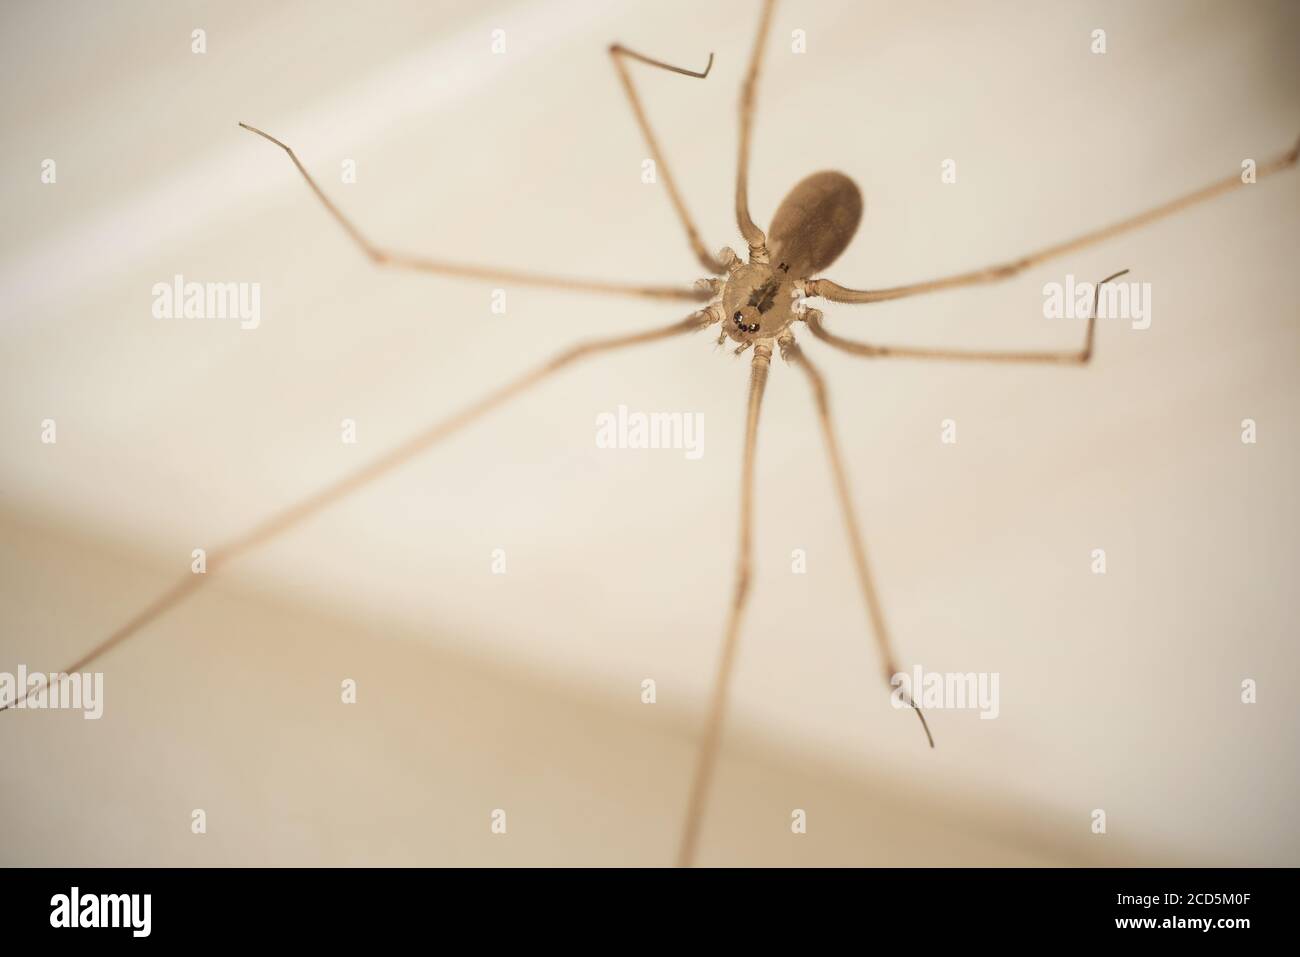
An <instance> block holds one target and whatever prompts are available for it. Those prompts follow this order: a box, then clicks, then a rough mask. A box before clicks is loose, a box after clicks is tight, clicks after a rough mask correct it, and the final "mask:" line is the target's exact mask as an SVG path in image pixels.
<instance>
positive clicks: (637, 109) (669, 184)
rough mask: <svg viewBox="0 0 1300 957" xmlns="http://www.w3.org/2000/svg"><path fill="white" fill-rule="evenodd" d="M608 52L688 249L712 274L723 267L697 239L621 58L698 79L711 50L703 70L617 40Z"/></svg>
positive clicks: (707, 72)
mask: <svg viewBox="0 0 1300 957" xmlns="http://www.w3.org/2000/svg"><path fill="white" fill-rule="evenodd" d="M609 56H610V59H612V60H613V61H614V69H616V70H617V71H618V78H619V80H621V81H622V83H623V91H624V92H625V93H627V99H628V102H629V103H631V104H632V112H633V113H635V114H636V122H637V125H638V126H640V127H641V135H642V136H644V137H645V142H646V146H648V147H650V155H651V156H653V157H654V161H655V167H656V168H657V169H658V170H659V173H660V175H661V176H663V180H664V187H665V188H666V189H667V190H668V198H669V199H670V200H672V203H673V208H674V209H676V210H677V218H678V219H680V220H681V221H682V226H684V227H685V228H686V238H687V239H688V240H689V241H690V244H691V249H693V250H694V251H695V258H696V259H698V260H699V261H700V264H701V265H703V266H704V268H705V269H707V270H708V271H709V272H710V273H711V274H712V275H715V276H716V275H718V274H719V273H721V272H722V271H723V269H724V268H725V267H724V266H723V265H722V263H721V262H720V261H719V260H718V259H717V258H715V257H714V256H713V254H712V253H710V252H709V250H708V249H707V248H706V247H705V245H704V242H703V241H702V240H701V239H700V233H699V230H697V229H696V228H695V223H694V221H693V220H692V219H691V214H690V213H688V212H687V211H686V203H685V202H684V201H683V200H682V196H681V193H679V192H677V183H676V181H674V180H673V175H672V173H671V172H669V169H668V161H667V160H665V159H664V155H663V152H662V151H661V150H660V149H659V141H658V140H657V139H656V138H655V134H654V130H652V129H651V128H650V120H649V119H647V118H646V115H645V109H644V108H643V107H642V106H641V97H639V96H637V92H636V87H635V86H633V85H632V74H630V73H629V72H628V70H627V67H626V66H625V65H624V64H623V59H622V58H623V57H629V58H630V59H633V60H639V61H640V62H642V63H646V64H649V65H650V66H655V67H659V68H660V69H661V70H668V71H669V72H670V73H680V74H681V75H682V76H693V77H695V78H697V79H700V80H702V79H704V78H705V77H706V76H708V75H709V70H710V69H712V68H713V54H712V53H710V54H709V62H708V63H707V64H706V65H705V67H704V72H703V73H696V72H694V71H693V70H684V69H682V68H681V67H679V66H672V65H670V64H668V63H664V62H662V61H661V60H652V59H650V57H648V56H642V55H641V54H640V53H637V52H636V51H635V50H629V49H628V48H627V47H625V46H623V45H622V44H621V43H614V44H611V45H610V48H609Z"/></svg>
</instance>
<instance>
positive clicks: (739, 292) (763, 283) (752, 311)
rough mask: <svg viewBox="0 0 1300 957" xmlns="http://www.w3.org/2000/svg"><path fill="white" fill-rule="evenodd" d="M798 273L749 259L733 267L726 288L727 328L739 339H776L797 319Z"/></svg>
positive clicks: (726, 329)
mask: <svg viewBox="0 0 1300 957" xmlns="http://www.w3.org/2000/svg"><path fill="white" fill-rule="evenodd" d="M795 278H796V277H794V276H790V275H787V273H786V272H784V271H783V270H782V269H781V267H780V264H779V263H778V264H776V265H770V264H768V263H753V262H751V263H749V264H748V265H744V266H739V267H737V268H736V269H735V270H733V271H732V272H731V274H730V276H729V277H728V278H727V281H726V285H725V286H723V289H722V309H723V316H724V318H723V329H724V330H725V331H726V333H727V335H728V336H729V337H731V338H732V339H733V340H735V341H736V342H739V343H748V342H753V341H754V340H756V339H774V338H776V337H777V336H779V335H780V334H781V333H782V332H784V331H785V330H786V328H787V327H788V326H789V325H790V324H791V323H792V322H794V320H795V314H794V300H793V299H792V298H791V290H792V289H793V283H794V280H795Z"/></svg>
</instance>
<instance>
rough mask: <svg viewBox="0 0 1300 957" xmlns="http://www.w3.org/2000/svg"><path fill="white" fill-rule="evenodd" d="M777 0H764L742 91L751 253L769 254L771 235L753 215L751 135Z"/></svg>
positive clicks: (740, 206) (739, 217)
mask: <svg viewBox="0 0 1300 957" xmlns="http://www.w3.org/2000/svg"><path fill="white" fill-rule="evenodd" d="M775 6H776V0H763V13H762V16H761V17H760V18H759V21H758V35H757V36H756V37H755V38H754V51H753V52H752V53H751V54H750V56H749V73H748V74H746V76H745V85H744V86H743V87H742V88H741V91H740V155H739V158H738V159H737V161H736V224H737V225H738V226H739V227H740V234H741V235H742V236H744V237H745V242H747V243H749V251H750V256H751V257H752V256H753V255H754V254H755V253H763V254H766V246H767V236H765V235H764V234H763V231H762V230H761V229H759V228H758V227H757V226H755V225H754V221H753V220H752V219H750V217H749V137H750V130H751V129H752V127H753V125H754V98H755V93H756V92H757V89H758V71H759V67H760V66H762V63H763V47H765V46H766V45H767V31H768V28H769V27H770V26H771V25H772V10H773V8H774V7H775Z"/></svg>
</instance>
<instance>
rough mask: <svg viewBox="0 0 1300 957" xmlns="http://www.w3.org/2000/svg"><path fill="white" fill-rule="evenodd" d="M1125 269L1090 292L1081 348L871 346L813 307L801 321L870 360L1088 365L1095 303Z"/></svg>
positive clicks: (829, 340)
mask: <svg viewBox="0 0 1300 957" xmlns="http://www.w3.org/2000/svg"><path fill="white" fill-rule="evenodd" d="M1127 272H1128V270H1127V269H1124V270H1121V271H1120V272H1117V273H1113V274H1112V275H1109V276H1107V277H1106V278H1105V279H1103V280H1102V281H1101V282H1099V283H1097V286H1096V288H1095V289H1094V290H1093V293H1092V315H1090V316H1089V317H1088V331H1087V332H1086V333H1085V334H1084V339H1083V348H1082V349H1079V350H1077V351H1074V352H1068V351H1067V352H983V351H979V350H970V349H918V348H912V347H909V346H874V345H869V344H868V343H865V342H854V341H853V340H852V339H842V338H840V337H839V336H837V335H835V334H834V333H831V332H828V331H827V330H826V327H825V326H823V325H822V314H821V313H820V312H819V311H818V310H816V309H809V310H808V311H807V312H805V313H804V320H805V321H806V322H807V323H808V329H809V331H811V332H812V334H813V335H814V336H816V337H817V338H818V339H820V340H821V341H822V342H825V343H826V344H827V345H831V346H834V347H835V348H836V349H839V350H840V351H842V352H850V353H852V354H853V355H855V356H866V357H867V358H870V359H945V360H955V361H968V362H1050V363H1059V364H1063V365H1087V364H1088V362H1089V360H1091V359H1092V345H1093V338H1094V335H1095V333H1096V328H1097V304H1098V302H1099V301H1100V300H1101V287H1102V286H1104V285H1105V284H1106V283H1108V282H1110V281H1111V280H1112V279H1118V278H1119V277H1120V276H1123V275H1125V274H1126V273H1127Z"/></svg>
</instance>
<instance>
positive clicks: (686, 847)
mask: <svg viewBox="0 0 1300 957" xmlns="http://www.w3.org/2000/svg"><path fill="white" fill-rule="evenodd" d="M771 360H772V347H771V346H770V345H768V344H767V343H762V342H760V343H759V344H758V345H756V346H755V347H754V358H753V360H752V361H751V363H750V367H749V368H750V373H749V402H748V410H749V411H748V413H747V415H746V419H745V454H744V461H743V464H742V465H741V470H740V554H739V555H738V556H737V558H736V585H735V591H734V592H733V593H732V598H731V611H730V613H729V614H728V616H727V630H726V633H725V636H724V637H723V639H722V654H721V657H720V658H719V660H718V671H717V674H716V676H715V677H714V679H713V696H712V698H711V699H710V702H709V713H708V717H707V718H706V719H705V724H704V737H703V739H702V740H701V741H700V750H699V753H698V754H697V755H696V759H695V776H694V778H693V779H692V781H691V794H690V799H689V800H688V801H687V804H686V821H685V824H684V825H683V828H682V838H681V844H680V845H679V847H678V851H677V865H678V866H679V867H690V866H691V864H692V863H694V861H695V848H696V845H697V844H698V842H699V836H700V825H701V823H702V822H703V818H704V807H705V803H706V801H707V800H708V795H709V784H710V782H711V781H712V779H713V768H714V765H715V764H716V763H717V758H718V743H719V741H720V740H721V737H722V719H723V717H724V716H725V715H726V713H727V691H728V689H729V687H730V685H731V672H732V670H733V669H734V668H735V664H736V646H737V644H738V639H739V637H740V622H741V618H742V616H743V614H744V611H745V604H746V602H747V601H748V599H749V576H750V569H751V562H752V553H753V522H754V451H755V448H756V446H757V442H758V412H759V409H760V408H761V407H762V404H763V390H764V388H765V387H766V386H767V370H768V367H769V365H770V364H771Z"/></svg>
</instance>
